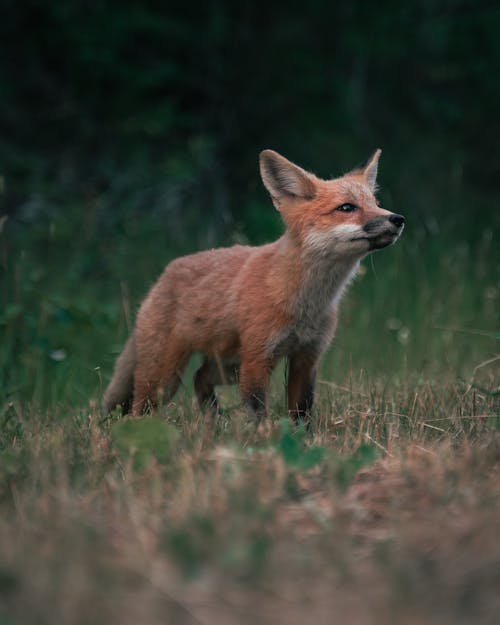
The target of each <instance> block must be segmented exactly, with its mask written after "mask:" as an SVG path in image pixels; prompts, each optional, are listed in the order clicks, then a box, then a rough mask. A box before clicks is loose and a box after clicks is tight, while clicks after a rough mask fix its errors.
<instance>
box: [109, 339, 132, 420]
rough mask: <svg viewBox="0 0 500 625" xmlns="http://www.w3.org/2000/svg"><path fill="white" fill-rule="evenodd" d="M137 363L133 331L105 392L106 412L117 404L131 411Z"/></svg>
mask: <svg viewBox="0 0 500 625" xmlns="http://www.w3.org/2000/svg"><path fill="white" fill-rule="evenodd" d="M135 363H136V347H135V336H134V333H133V332H132V334H131V335H130V336H129V338H128V340H127V342H126V343H125V347H124V348H123V350H122V353H121V354H120V356H119V357H118V360H117V361H116V365H115V370H114V372H113V377H112V378H111V382H110V383H109V385H108V388H107V389H106V392H105V393H104V399H103V409H104V412H105V413H106V414H109V413H110V412H111V411H112V410H114V409H115V408H116V407H117V406H121V407H122V409H123V412H124V413H127V412H129V411H130V408H131V404H132V398H133V392H134V369H135Z"/></svg>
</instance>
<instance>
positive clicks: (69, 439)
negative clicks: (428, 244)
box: [0, 374, 500, 625]
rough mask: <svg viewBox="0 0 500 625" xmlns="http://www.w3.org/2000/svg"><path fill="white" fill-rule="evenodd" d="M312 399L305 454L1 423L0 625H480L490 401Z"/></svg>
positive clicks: (252, 436) (483, 396) (192, 419)
mask: <svg viewBox="0 0 500 625" xmlns="http://www.w3.org/2000/svg"><path fill="white" fill-rule="evenodd" d="M486 382H488V383H489V384H490V386H489V388H492V387H493V382H494V379H493V374H491V378H490V379H489V380H486ZM321 388H322V393H321V400H320V403H319V406H318V410H317V414H316V420H315V423H314V427H313V434H312V435H311V436H306V435H304V433H302V432H300V431H299V432H295V433H294V432H292V431H290V430H289V428H287V426H286V422H284V421H280V420H278V419H277V418H276V417H274V418H273V417H271V419H270V420H269V421H268V422H266V423H265V424H263V425H262V426H261V427H260V428H259V429H258V430H257V431H255V430H252V429H249V428H247V426H246V424H245V421H244V418H243V416H242V415H241V414H239V413H238V411H237V410H231V411H230V413H231V414H230V415H229V416H226V417H224V418H221V419H219V422H218V423H217V424H207V423H205V422H204V421H203V419H202V418H201V417H200V416H199V414H197V413H196V411H195V410H194V409H193V408H192V407H191V405H190V403H189V402H190V400H188V399H187V398H185V400H184V403H182V402H181V404H179V405H171V406H169V407H166V408H165V411H164V415H162V416H164V417H166V419H163V420H162V419H160V418H156V419H145V420H143V421H138V422H134V423H133V424H132V426H131V428H132V429H131V430H130V431H129V430H124V429H123V423H124V422H123V421H122V420H119V419H114V420H112V421H107V420H104V421H103V420H102V419H100V417H99V415H98V413H97V411H95V410H93V411H90V413H84V414H75V415H69V414H68V415H66V417H65V418H63V419H61V420H59V421H57V422H54V421H53V420H52V419H51V418H50V417H49V416H47V417H43V416H41V415H40V414H36V413H35V414H29V413H26V412H23V411H22V410H21V409H20V408H19V407H16V406H15V405H6V406H5V407H4V411H3V416H2V419H3V422H4V428H3V439H2V440H3V452H2V462H1V465H0V470H1V472H2V473H1V481H0V488H1V492H0V494H1V507H0V623H2V625H14V624H21V623H22V624H24V623H47V624H49V623H50V624H51V625H57V624H58V623H61V624H64V625H72V624H80V623H82V624H83V623H93V624H96V623H120V624H127V623H130V624H137V623H141V624H143V625H149V624H156V623H173V624H175V625H183V624H186V625H187V624H191V623H193V624H194V623H196V624H199V623H203V624H206V625H209V624H212V623H214V624H215V623H217V624H221V625H224V624H226V623H227V624H233V623H249V624H250V623H252V624H253V623H263V624H267V623H269V624H276V623H292V624H295V623H297V624H299V623H304V622H305V621H309V622H314V623H318V624H322V623H325V624H331V623H353V624H354V623H355V624H356V625H359V624H360V625H363V624H365V623H366V624H371V623H376V624H378V623H381V624H382V623H383V624H385V623H411V624H413V623H415V624H416V623H422V622H425V623H432V624H434V623H436V624H441V623H461V622H463V623H471V622H474V623H478V624H485V625H486V624H489V623H492V624H493V623H496V622H497V615H498V611H499V609H500V595H499V593H498V588H499V585H500V543H499V541H498V527H499V522H500V439H499V437H498V426H499V415H498V397H497V396H495V395H494V394H491V393H485V392H480V391H478V390H477V389H472V388H467V387H464V386H461V385H457V384H455V383H443V384H441V385H440V384H438V383H437V382H433V383H431V382H422V380H418V381H417V380H416V381H414V382H411V381H407V382H406V384H405V385H404V386H403V387H401V388H399V389H397V390H394V391H393V392H388V391H387V390H385V392H382V391H381V389H380V388H378V387H377V385H376V384H375V385H372V386H368V385H367V384H365V385H362V384H361V385H358V386H357V387H356V390H355V391H354V390H353V389H352V388H348V387H345V388H344V389H342V388H332V387H331V386H329V385H327V384H324V385H321ZM381 398H383V399H381ZM167 421H168V425H166V423H167ZM313 450H315V451H313Z"/></svg>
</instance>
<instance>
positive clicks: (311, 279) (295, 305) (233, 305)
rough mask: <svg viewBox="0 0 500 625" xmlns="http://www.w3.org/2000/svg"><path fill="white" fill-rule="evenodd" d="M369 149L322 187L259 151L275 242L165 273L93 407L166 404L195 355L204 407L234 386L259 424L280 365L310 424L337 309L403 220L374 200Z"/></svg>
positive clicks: (138, 409)
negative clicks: (362, 265)
mask: <svg viewBox="0 0 500 625" xmlns="http://www.w3.org/2000/svg"><path fill="white" fill-rule="evenodd" d="M380 153H381V151H380V150H377V151H376V152H375V153H374V154H373V155H372V157H371V158H370V159H369V160H368V162H367V163H366V165H365V166H364V167H362V168H361V169H356V170H354V171H352V172H350V173H348V174H346V175H344V176H342V177H340V178H336V179H334V180H322V179H320V178H317V177H316V176H315V175H314V174H311V173H309V172H307V171H305V170H304V169H302V168H300V167H298V166H297V165H295V164H293V163H291V162H290V161H288V160H287V159H286V158H284V157H283V156H281V155H280V154H278V153H277V152H274V151H272V150H264V151H263V152H261V154H260V173H261V177H262V180H263V182H264V185H265V187H266V188H267V190H268V191H269V193H270V195H271V199H272V201H273V204H274V206H275V207H276V209H277V210H278V211H279V212H280V215H281V217H282V219H283V221H284V223H285V226H286V229H285V233H284V234H283V236H281V238H279V239H278V240H277V241H274V243H268V244H266V245H261V246H258V247H250V246H246V245H234V246H233V247H229V248H221V249H213V250H208V251H204V252H198V253H197V254H192V255H189V256H184V257H181V258H177V259H175V260H173V261H172V262H171V263H170V264H169V265H167V267H166V268H165V270H164V272H163V274H162V275H161V276H160V278H159V279H158V281H157V282H156V284H155V285H154V286H153V287H152V289H151V290H150V291H149V293H148V295H147V296H146V298H145V299H144V301H143V302H142V305H141V307H140V309H139V312H138V314H137V320H136V324H135V328H134V330H133V332H132V334H131V336H130V337H129V339H128V341H127V343H126V345H125V348H124V350H123V352H122V353H121V355H120V356H119V358H118V360H117V362H116V365H115V370H114V375H113V378H112V380H111V382H110V384H109V387H108V388H107V390H106V393H105V396H104V409H105V410H106V411H108V412H110V411H111V410H113V409H114V408H115V407H117V406H118V405H121V406H122V408H123V410H124V411H128V410H129V409H130V408H132V413H133V415H139V414H141V413H143V412H144V411H146V410H151V409H154V408H155V407H156V406H157V405H158V402H159V401H160V399H161V398H162V397H164V398H168V399H169V398H172V397H173V395H174V394H175V392H176V390H177V388H178V386H179V383H180V380H181V374H182V371H183V369H184V367H185V365H186V363H187V361H188V359H189V357H190V356H191V354H193V353H195V352H200V353H201V354H202V355H203V358H204V360H203V363H202V365H201V366H200V368H199V369H198V371H197V372H196V374H195V378H194V387H195V391H196V395H197V399H198V402H199V404H200V406H201V408H202V409H203V410H208V411H213V412H216V411H217V410H218V404H217V397H216V395H215V390H214V387H215V386H217V385H220V384H227V383H236V382H237V383H239V387H240V393H241V397H242V401H243V404H244V406H245V408H246V410H247V412H248V414H249V416H250V417H251V418H253V419H254V420H256V421H259V420H260V419H262V418H263V417H264V416H265V414H266V397H267V392H268V387H269V378H270V375H271V372H272V370H273V368H274V367H275V365H276V363H277V362H278V360H279V359H281V358H283V357H286V358H287V359H288V377H287V379H288V388H287V393H288V410H289V413H290V414H291V415H292V416H294V417H295V418H296V419H304V420H307V419H309V415H310V412H311V408H312V405H313V394H314V383H315V377H316V373H317V371H318V363H319V359H320V357H321V355H322V354H323V352H324V351H325V349H326V347H327V346H328V344H329V343H330V341H331V339H332V337H333V334H334V332H335V327H336V323H337V309H338V305H339V301H340V299H341V297H342V295H343V293H344V291H345V289H346V287H347V285H348V284H349V282H350V281H351V280H352V278H353V276H354V275H355V274H356V271H357V268H358V265H359V262H360V260H361V259H362V258H363V257H364V256H365V255H366V254H368V253H369V252H372V251H374V250H379V249H381V248H384V247H387V246H388V245H391V244H392V243H394V242H395V241H396V240H397V239H398V238H399V235H400V234H401V232H402V230H403V227H404V223H405V218H404V217H403V216H402V215H396V214H394V213H391V212H389V211H387V210H384V209H383V208H381V207H380V206H379V205H378V203H377V200H376V198H375V191H376V178H377V168H378V161H379V157H380Z"/></svg>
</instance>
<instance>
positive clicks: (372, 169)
mask: <svg viewBox="0 0 500 625" xmlns="http://www.w3.org/2000/svg"><path fill="white" fill-rule="evenodd" d="M381 153H382V150H381V149H378V150H375V152H374V153H373V155H372V156H371V157H370V158H369V159H368V162H367V163H366V165H365V166H364V167H363V176H364V177H365V179H366V182H367V183H368V186H369V187H370V189H371V190H372V191H373V192H375V189H376V188H377V171H378V159H379V158H380V155H381Z"/></svg>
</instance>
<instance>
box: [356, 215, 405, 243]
mask: <svg viewBox="0 0 500 625" xmlns="http://www.w3.org/2000/svg"><path fill="white" fill-rule="evenodd" d="M404 225H405V218H404V217H403V215H397V214H395V213H390V214H389V215H387V216H384V217H377V218H375V219H371V220H370V221H367V222H366V223H365V224H364V226H363V232H364V233H365V235H366V236H364V237H360V238H363V239H365V240H366V241H367V242H368V245H369V250H370V251H374V250H380V249H382V248H383V247H387V246H388V245H392V243H395V242H396V241H397V240H398V238H399V235H400V234H401V232H402V231H403V228H404Z"/></svg>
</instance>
